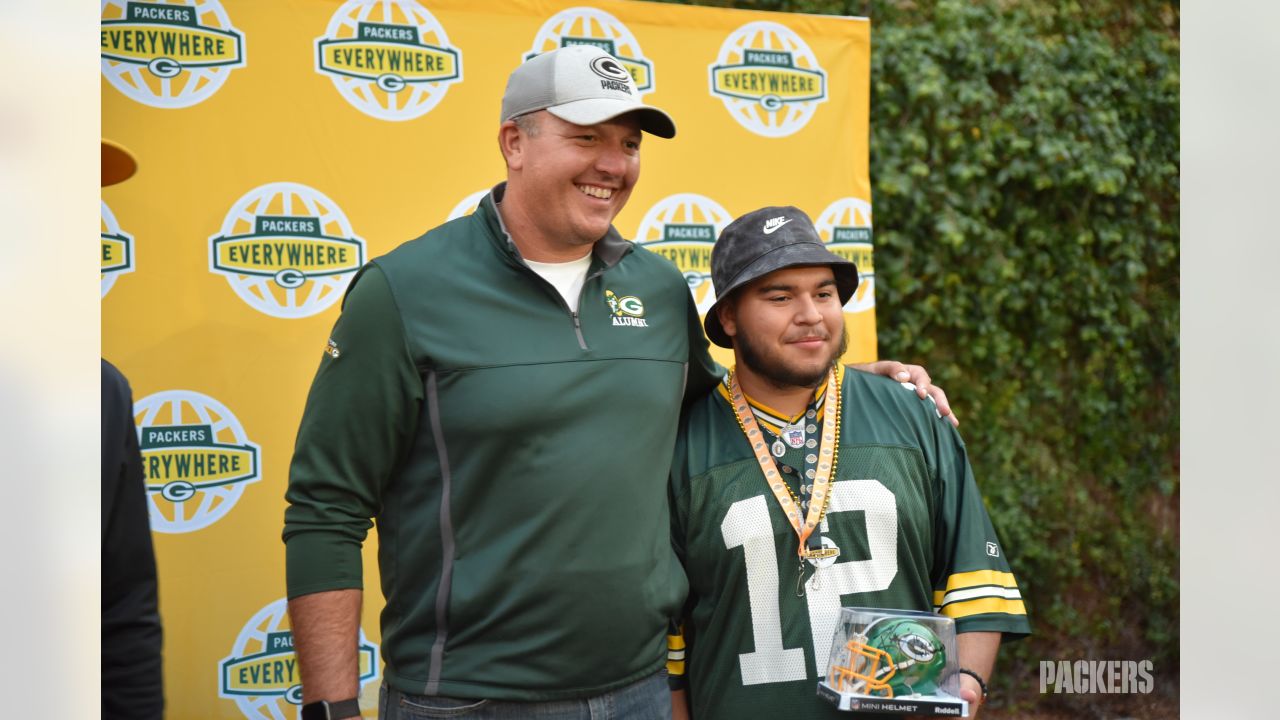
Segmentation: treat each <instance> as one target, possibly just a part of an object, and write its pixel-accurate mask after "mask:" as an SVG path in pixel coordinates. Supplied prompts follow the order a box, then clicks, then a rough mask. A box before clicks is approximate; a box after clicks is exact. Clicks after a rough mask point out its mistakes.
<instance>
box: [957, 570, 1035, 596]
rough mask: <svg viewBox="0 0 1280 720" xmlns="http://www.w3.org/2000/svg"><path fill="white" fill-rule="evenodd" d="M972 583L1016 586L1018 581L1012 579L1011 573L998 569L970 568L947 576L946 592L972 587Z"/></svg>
mask: <svg viewBox="0 0 1280 720" xmlns="http://www.w3.org/2000/svg"><path fill="white" fill-rule="evenodd" d="M974 585H1002V586H1004V587H1018V581H1017V580H1014V579H1013V573H1007V572H1001V571H999V570H972V571H970V572H962V573H955V574H953V575H951V576H950V577H948V578H947V589H946V592H951V591H952V590H960V589H963V588H967V587H973V586H974Z"/></svg>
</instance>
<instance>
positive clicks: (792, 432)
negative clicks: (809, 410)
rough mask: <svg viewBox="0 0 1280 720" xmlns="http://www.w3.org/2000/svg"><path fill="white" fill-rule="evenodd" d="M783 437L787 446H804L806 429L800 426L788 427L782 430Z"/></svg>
mask: <svg viewBox="0 0 1280 720" xmlns="http://www.w3.org/2000/svg"><path fill="white" fill-rule="evenodd" d="M782 437H783V438H784V439H785V440H786V441H787V444H788V445H790V446H791V447H793V448H798V447H803V446H804V427H802V426H800V425H788V426H786V427H785V428H783V429H782Z"/></svg>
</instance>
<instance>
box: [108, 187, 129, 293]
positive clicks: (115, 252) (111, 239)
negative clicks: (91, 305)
mask: <svg viewBox="0 0 1280 720" xmlns="http://www.w3.org/2000/svg"><path fill="white" fill-rule="evenodd" d="M131 272H133V236H132V235H130V234H129V233H127V232H125V231H124V230H121V229H120V223H117V222H116V216H115V215H113V214H112V212H111V208H109V207H107V204H106V203H105V202H104V203H102V276H101V278H100V280H101V284H102V297H106V296H107V293H108V292H110V291H111V288H112V287H113V286H114V285H115V284H116V279H117V278H119V277H120V276H121V275H123V274H125V273H131Z"/></svg>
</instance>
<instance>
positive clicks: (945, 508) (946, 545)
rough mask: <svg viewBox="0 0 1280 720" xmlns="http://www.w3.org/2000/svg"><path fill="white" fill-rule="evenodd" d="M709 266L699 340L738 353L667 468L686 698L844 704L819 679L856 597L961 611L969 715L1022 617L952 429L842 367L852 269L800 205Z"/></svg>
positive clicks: (734, 709) (763, 706) (724, 704)
mask: <svg viewBox="0 0 1280 720" xmlns="http://www.w3.org/2000/svg"><path fill="white" fill-rule="evenodd" d="M711 274H712V282H713V283H714V285H715V290H716V296H717V298H718V300H717V302H716V304H715V305H714V306H713V307H712V308H711V310H710V311H708V313H707V315H706V320H705V328H706V332H707V336H708V337H709V338H710V339H711V340H712V342H715V343H716V344H717V345H720V346H722V347H729V348H732V349H733V351H734V359H735V361H736V366H735V368H734V370H733V371H731V372H730V374H729V375H728V376H727V377H726V378H725V379H724V380H723V381H722V382H721V383H719V385H718V386H717V388H716V389H715V390H714V391H713V392H712V393H710V394H709V395H708V396H707V397H705V398H703V399H701V400H699V401H698V402H696V403H694V404H693V405H692V406H691V407H690V408H689V410H688V412H687V414H686V415H685V417H684V419H683V421H682V426H681V431H680V433H679V435H678V437H677V442H676V451H675V458H674V460H673V465H672V477H671V494H672V526H673V539H674V544H675V546H676V549H677V553H678V554H679V555H680V556H681V559H682V561H683V563H684V567H685V570H686V573H687V575H688V579H689V599H688V602H687V604H686V607H685V614H684V622H683V627H684V638H683V640H684V641H685V648H684V650H685V657H684V659H685V668H687V673H686V676H685V680H686V681H687V698H686V697H684V696H685V694H686V691H685V690H682V689H679V688H680V687H681V683H680V682H679V681H677V682H676V683H674V684H673V686H674V687H676V688H677V692H676V694H675V697H674V704H675V706H676V713H677V714H680V713H681V712H682V711H683V710H684V709H685V708H684V703H685V702H686V700H687V702H688V709H689V710H690V711H691V713H692V716H693V717H694V718H695V720H716V719H718V718H724V719H726V720H728V719H730V718H733V719H740V718H782V717H785V718H789V719H802V720H803V719H808V718H837V717H848V715H847V714H846V713H843V712H839V711H837V710H836V709H835V707H834V706H833V705H831V704H829V703H827V701H825V700H822V699H820V698H819V697H818V696H817V683H818V681H819V679H820V678H821V677H823V676H824V675H825V673H826V670H827V658H828V653H829V652H830V650H831V647H832V640H833V633H834V631H835V628H836V619H837V616H838V614H839V610H840V608H841V607H842V606H859V607H874V608H892V609H902V610H916V611H920V610H936V611H938V612H940V613H942V614H943V615H947V616H950V617H952V618H954V619H955V623H956V629H957V633H958V636H957V645H958V654H959V658H958V660H959V666H960V667H961V668H963V669H962V670H961V675H960V678H959V680H960V686H961V693H962V697H964V698H965V699H966V700H968V701H969V703H970V707H971V711H970V712H971V715H970V716H971V717H972V715H973V713H975V712H976V709H977V707H978V705H979V703H980V702H981V699H982V696H983V694H984V692H985V680H986V678H988V677H990V673H991V670H992V666H993V664H994V662H995V656H996V650H997V648H998V647H999V643H1000V639H1001V635H1002V634H1011V635H1023V634H1026V633H1027V632H1029V626H1028V623H1027V617H1026V611H1025V609H1024V607H1023V604H1022V600H1021V596H1020V595H1019V593H1018V589H1017V583H1016V582H1015V580H1014V577H1013V575H1012V574H1011V573H1010V571H1009V565H1008V563H1007V562H1006V559H1005V557H1004V551H1003V549H1002V548H1001V547H1000V544H999V541H998V539H997V538H996V534H995V531H994V529H993V528H992V525H991V521H990V519H989V518H988V516H987V513H986V511H985V509H984V508H983V505H982V498H981V496H980V494H979V492H978V488H977V486H976V485H975V483H974V479H973V474H972V472H971V470H970V468H969V463H968V460H967V459H966V455H965V446H964V443H963V441H962V440H961V439H960V436H959V434H957V433H956V431H955V429H954V428H953V427H952V426H951V425H950V424H949V423H947V422H944V421H942V420H941V419H940V417H939V415H938V414H937V413H936V412H935V409H934V407H933V404H932V402H930V401H928V400H921V399H920V398H919V397H917V396H916V394H915V393H914V392H911V391H910V389H908V388H909V386H905V384H902V383H897V382H894V381H893V380H891V379H889V378H885V377H880V376H874V375H868V374H865V373H858V372H852V371H849V370H848V369H846V368H842V367H840V366H839V365H838V363H837V360H838V358H839V357H840V356H841V354H842V352H843V350H844V344H845V335H844V313H843V306H844V304H845V302H847V301H848V299H849V297H850V296H851V295H852V294H853V291H854V289H855V288H856V287H857V285H858V273H857V269H856V268H855V267H854V265H853V263H851V262H849V261H848V260H846V259H844V258H841V257H838V256H836V255H834V254H832V253H831V252H830V251H828V250H827V249H826V247H825V246H824V244H823V243H822V241H821V239H820V238H819V236H818V233H817V231H816V230H815V229H814V227H813V224H812V222H811V221H810V220H809V218H808V217H807V216H806V215H805V214H804V213H803V212H801V211H800V210H798V209H796V208H794V207H768V208H763V209H760V210H756V211H754V212H751V213H748V214H747V215H744V216H742V217H741V218H739V219H737V220H735V221H734V222H733V223H732V224H730V225H729V226H728V227H726V228H725V230H724V232H723V233H722V234H721V236H720V239H719V240H718V241H717V243H716V246H715V249H714V250H713V252H712V256H711ZM939 679H940V678H939ZM864 717H865V716H864Z"/></svg>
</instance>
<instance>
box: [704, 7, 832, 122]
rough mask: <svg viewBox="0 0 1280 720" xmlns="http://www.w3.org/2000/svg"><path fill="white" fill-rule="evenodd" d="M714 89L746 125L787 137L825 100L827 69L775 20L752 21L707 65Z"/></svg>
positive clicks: (738, 119) (727, 41) (729, 39)
mask: <svg viewBox="0 0 1280 720" xmlns="http://www.w3.org/2000/svg"><path fill="white" fill-rule="evenodd" d="M709 71H710V79H711V94H712V95H714V96H716V97H719V98H720V100H721V102H723V103H724V107H725V109H726V110H728V111H729V115H731V116H732V117H733V119H734V120H736V121H737V122H738V124H739V125H741V126H742V127H744V128H746V129H748V130H750V131H751V132H753V133H755V134H757V135H763V136H765V137H786V136H788V135H792V134H794V133H796V132H799V131H800V129H801V128H803V127H804V126H805V125H807V124H809V120H810V119H812V118H813V114H814V112H815V111H816V110H817V109H818V103H823V102H826V101H827V72H826V71H825V70H823V69H822V67H821V66H820V65H818V58H817V57H816V56H814V54H813V51H812V50H810V49H809V46H808V45H807V44H805V41H804V40H803V39H802V38H801V37H800V36H799V35H797V34H796V33H795V32H794V31H792V30H791V28H788V27H786V26H785V25H779V24H778V23H774V22H751V23H747V24H746V25H743V26H742V27H740V28H738V29H737V30H734V31H733V32H732V33H730V34H729V37H727V38H725V41H724V43H723V44H721V45H720V54H719V55H718V56H717V57H716V61H715V62H714V63H712V64H711V65H710V67H709Z"/></svg>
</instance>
